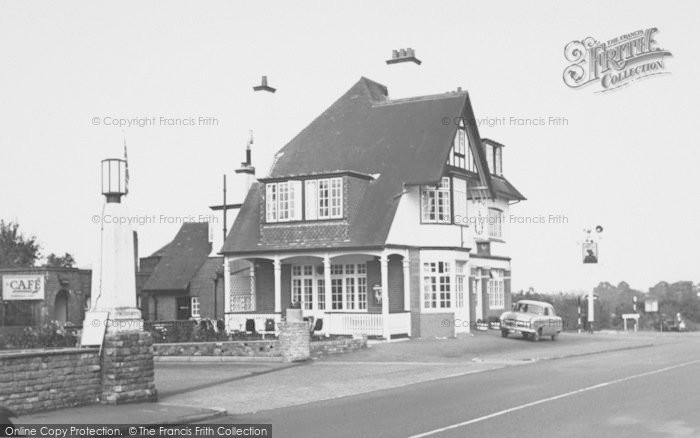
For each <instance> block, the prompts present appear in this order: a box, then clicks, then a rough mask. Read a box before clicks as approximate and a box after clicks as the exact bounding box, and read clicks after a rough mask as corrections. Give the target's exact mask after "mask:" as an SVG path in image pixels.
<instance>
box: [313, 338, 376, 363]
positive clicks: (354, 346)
mask: <svg viewBox="0 0 700 438" xmlns="http://www.w3.org/2000/svg"><path fill="white" fill-rule="evenodd" d="M310 347H311V357H313V358H317V357H321V356H329V355H331V354H342V353H350V352H352V351H358V350H362V349H363V348H367V336H362V337H361V338H357V339H349V338H339V339H332V340H328V341H312V342H311V344H310Z"/></svg>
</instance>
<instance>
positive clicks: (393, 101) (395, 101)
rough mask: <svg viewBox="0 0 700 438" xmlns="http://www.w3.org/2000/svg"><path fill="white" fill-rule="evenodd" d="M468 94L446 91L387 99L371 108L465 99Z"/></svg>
mask: <svg viewBox="0 0 700 438" xmlns="http://www.w3.org/2000/svg"><path fill="white" fill-rule="evenodd" d="M468 94H469V93H467V92H466V91H447V92H445V93H437V94H426V95H423V96H411V97H402V98H399V99H387V100H385V101H384V102H377V103H375V104H373V106H388V105H393V104H402V103H411V102H425V101H430V100H438V99H444V98H451V97H466V96H467V95H468Z"/></svg>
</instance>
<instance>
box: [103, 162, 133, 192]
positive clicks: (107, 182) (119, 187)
mask: <svg viewBox="0 0 700 438" xmlns="http://www.w3.org/2000/svg"><path fill="white" fill-rule="evenodd" d="M126 166H127V164H126V160H122V159H120V158H107V159H104V160H102V194H103V195H105V197H106V198H107V202H110V203H111V202H116V203H119V202H121V197H122V196H123V195H126V194H127V193H128V187H127V184H128V176H127V167H126Z"/></svg>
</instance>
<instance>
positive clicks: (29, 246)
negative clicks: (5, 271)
mask: <svg viewBox="0 0 700 438" xmlns="http://www.w3.org/2000/svg"><path fill="white" fill-rule="evenodd" d="M40 251H41V247H40V246H39V244H38V243H37V241H36V237H34V236H31V237H25V236H24V235H23V234H22V233H21V232H20V231H19V224H17V223H14V222H7V223H5V221H3V220H0V268H28V267H32V266H34V263H36V261H37V260H38V259H39V258H40V257H41V252H40Z"/></svg>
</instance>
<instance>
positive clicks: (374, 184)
mask: <svg viewBox="0 0 700 438" xmlns="http://www.w3.org/2000/svg"><path fill="white" fill-rule="evenodd" d="M459 117H465V118H467V120H466V122H467V123H466V126H467V130H468V136H469V141H470V144H476V146H474V148H475V151H474V153H475V156H476V157H477V158H478V159H477V167H479V168H481V169H485V168H486V157H485V156H484V154H483V152H482V151H483V148H482V146H481V137H480V136H479V133H478V129H477V124H476V123H475V122H474V121H473V119H474V114H473V111H472V109H471V104H470V102H469V95H468V94H467V93H466V92H462V91H458V92H449V93H444V94H439V95H432V96H423V97H415V98H409V99H399V100H390V99H389V98H388V97H387V89H386V87H385V86H383V85H381V84H378V83H376V82H373V81H371V80H369V79H367V78H364V77H363V78H361V79H360V80H359V81H358V82H357V83H356V84H355V85H353V86H352V88H350V90H348V91H347V92H346V93H345V94H344V95H343V96H341V97H340V98H339V99H338V100H337V101H336V102H335V103H333V104H332V105H331V106H330V107H329V108H328V109H327V110H326V111H324V112H323V113H322V114H321V115H320V116H318V117H317V118H316V119H315V120H314V121H313V122H311V123H310V124H309V125H308V126H307V127H306V128H304V129H303V130H302V131H301V132H300V133H299V134H297V136H296V137H294V138H293V139H292V140H291V141H290V142H289V143H287V145H286V146H284V147H283V148H282V149H281V150H280V151H279V152H278V153H277V154H276V156H275V163H274V165H273V168H272V169H271V171H270V175H269V178H283V177H289V176H293V175H307V174H318V173H332V172H338V171H354V172H359V173H362V174H366V175H377V174H379V176H378V178H376V179H375V180H373V181H370V182H369V183H368V185H367V188H366V190H365V192H364V196H363V197H362V199H361V201H360V204H359V206H358V211H361V212H362V214H357V215H355V216H354V217H349V218H348V221H349V236H348V238H347V239H345V240H343V241H342V242H329V246H332V247H366V246H381V245H383V244H384V242H385V241H386V237H387V234H388V232H389V228H390V226H391V223H392V221H393V218H394V214H395V212H396V207H397V205H398V201H399V199H400V196H398V195H399V194H401V192H402V190H403V188H404V185H413V184H434V183H437V182H438V181H439V180H440V177H441V176H442V174H443V172H444V169H445V165H446V164H445V163H446V161H447V156H448V154H449V151H450V149H451V147H452V140H453V138H454V135H455V132H456V130H457V124H456V123H455V120H456V119H458V118H459ZM470 120H471V122H470ZM480 174H485V175H488V172H480ZM482 179H483V180H482V184H484V185H486V186H488V187H489V190H490V191H491V193H493V194H495V192H494V187H493V186H492V184H491V181H490V178H489V177H488V176H485V177H482ZM261 186H262V184H260V183H256V184H254V185H253V186H252V187H251V189H250V191H249V192H248V196H247V197H246V200H245V201H244V203H243V206H242V207H241V210H240V212H239V213H238V216H237V217H236V221H235V223H234V225H233V227H232V230H231V232H230V234H229V236H228V238H227V239H226V242H225V244H224V246H223V248H222V250H221V251H222V252H223V253H239V252H251V251H265V250H276V249H284V247H281V246H271V245H265V244H263V243H262V242H261V239H260V227H259V221H260V205H259V204H260V200H261ZM312 245H316V244H309V246H312Z"/></svg>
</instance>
